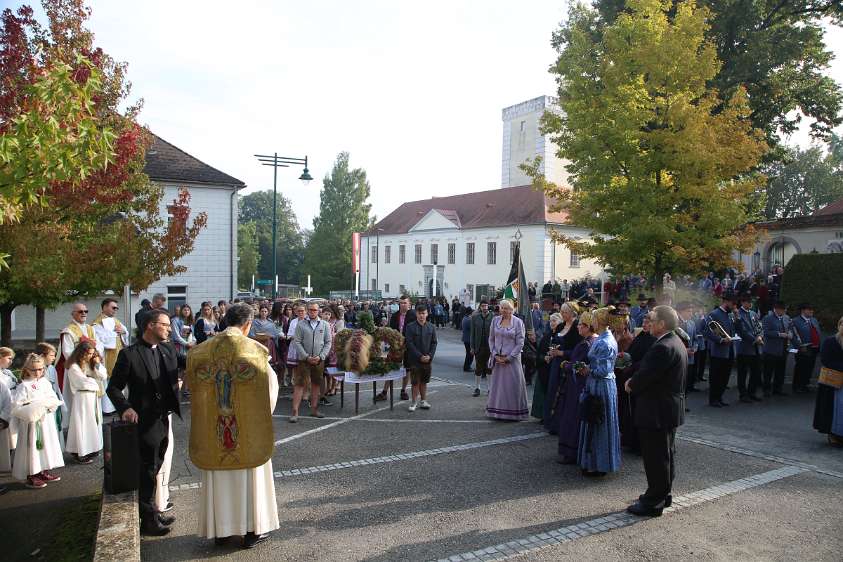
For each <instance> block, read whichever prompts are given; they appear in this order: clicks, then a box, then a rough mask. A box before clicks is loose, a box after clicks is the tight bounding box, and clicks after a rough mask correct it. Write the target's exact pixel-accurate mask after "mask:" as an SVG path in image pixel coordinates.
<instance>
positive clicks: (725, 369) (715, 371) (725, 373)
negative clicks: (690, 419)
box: [708, 357, 734, 404]
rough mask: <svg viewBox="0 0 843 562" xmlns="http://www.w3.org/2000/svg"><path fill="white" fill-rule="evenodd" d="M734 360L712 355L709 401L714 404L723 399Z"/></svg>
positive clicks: (709, 374)
mask: <svg viewBox="0 0 843 562" xmlns="http://www.w3.org/2000/svg"><path fill="white" fill-rule="evenodd" d="M733 361H734V360H733V359H731V358H729V359H724V358H722V357H712V358H711V367H710V368H709V369H708V403H709V404H713V403H716V402H720V401H722V400H723V393H724V392H725V391H726V386H727V385H728V384H729V377H730V376H731V375H732V362H733Z"/></svg>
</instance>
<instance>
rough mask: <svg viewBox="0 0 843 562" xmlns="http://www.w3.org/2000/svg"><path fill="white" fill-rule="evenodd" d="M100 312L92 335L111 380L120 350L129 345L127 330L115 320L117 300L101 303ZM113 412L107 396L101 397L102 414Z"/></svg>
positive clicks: (111, 299) (112, 406)
mask: <svg viewBox="0 0 843 562" xmlns="http://www.w3.org/2000/svg"><path fill="white" fill-rule="evenodd" d="M101 306H102V312H101V313H100V315H99V316H97V318H96V319H95V320H94V323H93V327H94V333H95V334H96V335H97V341H99V342H100V343H101V344H102V347H103V350H104V353H105V354H104V355H103V362H104V363H105V372H106V373H107V374H108V378H111V371H113V370H114V364H115V363H117V355H119V353H120V350H121V349H123V348H124V347H126V346H128V345H129V330H127V329H126V327H125V326H123V324H122V323H121V322H120V320H118V319H117V318H116V314H117V311H118V310H120V306H119V304H118V303H117V299H115V298H111V297H108V298H106V299H105V300H103V301H102V305H101ZM114 411H115V408H114V405H113V404H112V403H111V400H109V399H108V395H107V394H103V396H102V413H103V414H113V413H114Z"/></svg>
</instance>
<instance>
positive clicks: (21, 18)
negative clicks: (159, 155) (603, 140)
mask: <svg viewBox="0 0 843 562" xmlns="http://www.w3.org/2000/svg"><path fill="white" fill-rule="evenodd" d="M43 7H44V11H45V13H46V15H47V20H48V21H47V25H46V29H45V28H43V27H41V26H40V25H39V24H38V22H37V21H36V20H35V19H34V18H33V15H32V14H33V12H32V9H31V8H29V7H26V6H24V7H22V8H19V9H18V10H17V12H12V11H11V10H8V9H7V10H5V11H3V13H2V17H0V134H4V133H5V132H6V131H7V130H11V129H9V128H5V129H4V128H3V127H6V126H7V125H9V124H11V123H14V122H15V119H17V118H18V117H19V116H20V115H21V114H22V112H25V110H26V109H27V108H30V107H32V106H33V104H35V105H37V102H35V101H34V99H35V98H37V95H36V96H34V97H33V94H32V90H33V89H34V90H37V89H38V88H39V87H41V88H42V90H43V89H46V90H47V91H48V94H44V95H43V96H42V97H47V98H50V96H51V95H52V94H50V93H49V91H50V90H49V87H50V84H47V85H44V84H42V82H44V81H45V80H54V81H55V82H56V83H57V84H58V85H59V86H60V89H62V90H61V91H64V92H68V91H69V92H75V91H76V90H84V91H85V92H84V93H85V94H86V95H87V97H85V96H82V95H80V96H77V97H78V98H79V99H83V98H84V99H85V100H86V102H85V103H82V106H83V107H84V111H85V116H84V118H85V119H87V120H89V121H88V122H86V123H88V124H90V125H91V126H92V127H94V129H93V130H92V132H91V135H100V136H101V137H102V139H103V140H105V141H107V144H108V150H107V151H100V152H97V151H96V150H95V149H94V148H90V150H88V151H87V152H86V155H85V157H89V156H90V155H91V154H92V153H93V154H96V156H97V158H100V160H97V162H99V163H102V162H104V165H98V166H94V165H90V166H88V165H84V163H83V164H81V165H80V163H79V162H77V161H74V160H72V159H69V158H68V157H66V156H65V157H64V158H62V157H61V156H60V157H58V158H57V160H56V161H54V162H49V160H47V162H46V163H45V162H44V161H41V162H35V163H30V165H31V167H32V169H33V170H35V169H36V165H38V166H41V170H42V171H43V173H42V175H41V176H40V183H39V186H40V187H39V191H37V193H36V194H35V198H34V199H27V198H26V197H24V198H21V199H19V203H20V205H21V208H20V213H19V215H18V216H17V218H16V220H15V221H14V222H13V221H0V254H7V255H9V256H10V257H9V259H8V267H7V268H4V269H0V324H2V329H1V330H0V341H2V342H3V345H6V344H8V341H9V339H10V337H11V322H10V321H11V313H12V311H13V310H14V308H15V307H17V306H19V305H24V304H31V305H34V306H36V307H38V309H39V310H43V309H44V308H51V307H54V306H56V305H58V304H61V303H63V302H69V301H71V300H75V299H77V298H79V297H80V296H86V295H97V294H100V293H102V292H103V291H105V290H109V289H112V290H115V291H117V292H119V291H120V290H121V289H122V287H123V286H124V285H125V284H127V283H129V284H131V285H132V286H133V287H134V288H136V289H142V288H145V287H147V286H149V285H150V284H151V283H152V282H154V281H155V280H157V279H159V278H160V277H162V276H165V275H174V274H178V273H181V272H183V271H184V270H185V269H184V267H183V266H180V265H178V260H179V258H181V257H182V256H184V255H186V254H188V253H189V252H191V251H192V250H193V244H194V241H195V239H196V237H197V236H198V234H199V232H200V231H201V229H202V228H204V226H205V224H206V222H207V216H206V215H205V213H198V214H193V215H191V210H190V194H189V192H188V191H187V190H186V189H182V190H180V192H179V195H178V197H177V199H176V200H174V201H173V202H172V203H171V204H170V205H168V206H167V208H168V209H169V211H170V216H171V217H172V218H171V220H170V221H169V223H167V222H165V221H164V220H163V219H162V217H161V209H162V208H163V205H162V198H163V190H162V188H161V187H160V186H158V185H156V184H154V183H152V182H151V181H150V180H149V178H148V177H147V176H146V174H144V173H143V167H144V159H145V154H146V149H147V148H148V146H149V144H150V139H151V137H150V135H149V133H148V131H146V130H145V129H143V128H142V127H141V126H140V125H138V124H137V121H136V117H137V114H138V112H139V110H140V107H141V103H140V102H137V103H134V104H133V105H130V106H129V107H128V108H127V109H123V110H121V109H120V106H121V104H123V103H124V101H125V100H126V99H127V98H128V96H129V93H130V90H131V84H130V83H129V82H128V80H127V79H126V64H125V63H120V62H116V61H114V60H113V59H112V58H111V57H110V56H108V55H107V54H106V53H105V52H103V51H102V50H101V49H99V48H96V47H95V46H94V36H93V34H92V33H91V32H90V31H89V30H88V29H87V28H86V23H87V20H88V18H89V17H90V9H89V8H87V7H86V6H85V5H84V2H83V0H44V1H43ZM74 89H75V90H74ZM55 97H61V96H54V95H53V98H55ZM53 101H54V102H55V103H62V102H61V101H55V100H53ZM80 103H81V102H80ZM55 120H56V121H58V123H59V127H58V128H59V129H60V130H63V131H68V130H69V129H70V128H71V123H70V121H66V122H63V121H61V120H60V119H58V117H56V118H55ZM77 148H78V147H77ZM62 150H64V147H63V146H59V147H48V148H45V152H48V153H49V154H59V155H61V154H62ZM50 151H52V152H50ZM2 152H3V147H2V141H0V165H2V158H3V156H2ZM104 155H107V158H106V157H105V156H104ZM36 160H37V159H36ZM2 177H3V176H2V174H0V182H2ZM34 177H36V178H38V177H39V176H37V174H36V175H35V176H34ZM2 189H3V187H2V186H0V196H4V195H5V192H3V191H2ZM37 318H38V319H42V318H43V314H39V315H37ZM39 324H40V325H39V326H38V327H37V328H36V332H37V333H36V337H37V338H39V339H41V338H43V335H44V334H43V321H41V322H39Z"/></svg>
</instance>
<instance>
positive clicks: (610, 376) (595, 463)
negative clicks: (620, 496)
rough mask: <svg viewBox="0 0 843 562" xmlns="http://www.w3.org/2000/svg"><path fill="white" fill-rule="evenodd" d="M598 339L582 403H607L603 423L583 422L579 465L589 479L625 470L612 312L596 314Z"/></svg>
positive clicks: (593, 346) (591, 352)
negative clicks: (593, 400)
mask: <svg viewBox="0 0 843 562" xmlns="http://www.w3.org/2000/svg"><path fill="white" fill-rule="evenodd" d="M592 326H594V329H595V332H596V334H597V338H596V339H595V340H594V342H593V343H592V344H591V349H589V350H588V366H587V367H584V368H583V371H584V372H585V374H586V375H587V377H588V378H587V380H586V383H585V391H584V392H583V395H582V398H581V400H580V401H581V402H583V401H584V400H585V399H586V397H587V396H588V395H592V396H596V397H597V398H599V399H600V401H601V402H602V403H603V408H602V409H603V413H602V416H601V419H599V420H597V422H596V423H588V422H587V421H585V420H582V421H580V439H579V444H578V447H579V449H578V453H577V462H578V463H579V465H580V467H581V468H582V472H583V474H584V475H585V476H605V475H606V473H607V472H617V471H618V470H620V468H621V439H620V432H619V430H618V390H617V387H616V385H615V359H617V358H618V344H617V342H616V341H615V336H613V335H612V332H611V331H610V330H609V309H608V308H601V309H599V310H596V311H595V312H594V316H593V319H592Z"/></svg>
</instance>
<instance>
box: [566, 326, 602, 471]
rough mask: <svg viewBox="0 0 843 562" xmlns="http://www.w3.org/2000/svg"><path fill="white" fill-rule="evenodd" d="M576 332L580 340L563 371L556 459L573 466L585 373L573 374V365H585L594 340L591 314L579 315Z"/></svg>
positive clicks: (578, 435)
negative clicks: (557, 455) (557, 457)
mask: <svg viewBox="0 0 843 562" xmlns="http://www.w3.org/2000/svg"><path fill="white" fill-rule="evenodd" d="M577 330H578V332H579V335H580V337H581V338H582V340H580V342H579V343H578V344H577V345H576V347H574V349H573V351H572V352H571V355H570V358H569V360H568V361H565V362H564V363H563V367H562V373H563V374H562V391H561V393H560V394H561V397H560V399H559V404H558V406H557V408H558V414H557V415H558V418H559V422H558V423H559V428H558V430H559V459H558V461H557V462H559V463H560V464H576V462H577V450H578V448H579V447H578V445H579V440H580V418H579V403H580V395H581V394H582V391H583V389H584V388H585V381H586V374H585V371H584V370H582V369H580V370H574V364H576V363H578V362H582V363H587V362H588V350H589V349H590V348H591V342H593V341H594V339H595V338H596V337H597V336H595V335H594V329H593V328H592V326H591V312H583V313H582V315H580V318H579V323H578V324H577Z"/></svg>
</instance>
